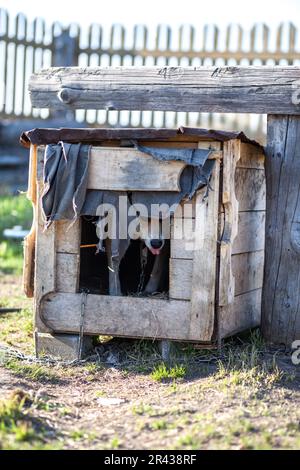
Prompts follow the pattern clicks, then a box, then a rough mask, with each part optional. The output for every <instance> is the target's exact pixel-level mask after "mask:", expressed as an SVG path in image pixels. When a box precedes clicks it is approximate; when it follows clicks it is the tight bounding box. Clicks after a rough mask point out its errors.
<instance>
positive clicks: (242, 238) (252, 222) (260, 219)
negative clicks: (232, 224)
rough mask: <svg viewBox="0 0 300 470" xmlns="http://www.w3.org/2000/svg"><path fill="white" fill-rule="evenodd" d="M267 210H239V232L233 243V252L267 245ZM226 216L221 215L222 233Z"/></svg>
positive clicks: (261, 248) (255, 249) (251, 249)
mask: <svg viewBox="0 0 300 470" xmlns="http://www.w3.org/2000/svg"><path fill="white" fill-rule="evenodd" d="M265 217H266V215H265V211H253V212H239V214H238V233H237V236H236V237H235V239H234V240H233V243H232V254H233V255H236V254H238V253H246V252H249V251H259V250H263V249H264V246H265ZM223 227H224V218H223V217H221V233H222V231H223Z"/></svg>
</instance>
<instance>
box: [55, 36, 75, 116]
mask: <svg viewBox="0 0 300 470" xmlns="http://www.w3.org/2000/svg"><path fill="white" fill-rule="evenodd" d="M78 41H79V40H78V36H70V32H69V30H68V29H64V30H63V31H62V33H61V34H59V35H58V36H55V37H54V38H53V49H54V50H53V54H52V67H72V66H74V65H78V54H79V43H78ZM50 116H51V117H52V118H58V119H59V118H63V119H65V120H66V121H74V119H75V111H71V110H67V111H60V110H54V111H52V110H50Z"/></svg>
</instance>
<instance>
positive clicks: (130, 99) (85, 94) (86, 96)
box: [29, 66, 300, 114]
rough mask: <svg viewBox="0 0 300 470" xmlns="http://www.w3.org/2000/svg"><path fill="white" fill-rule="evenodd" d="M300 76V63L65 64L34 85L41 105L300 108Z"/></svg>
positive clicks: (37, 76)
mask: <svg viewBox="0 0 300 470" xmlns="http://www.w3.org/2000/svg"><path fill="white" fill-rule="evenodd" d="M299 79H300V68H299V67H297V66H289V67H282V66H273V67H269V66H266V67H261V66H258V67H257V66H248V67H240V66H234V67H230V66H225V67H214V66H213V67H94V68H92V67H84V68H80V67H64V68H50V69H44V70H41V71H40V72H39V73H37V74H34V75H32V76H31V78H30V82H29V91H30V96H31V101H32V105H33V106H34V107H37V108H47V107H49V108H57V109H65V108H66V107H67V108H70V109H75V108H76V109H107V110H109V109H118V110H121V109H126V110H149V111H150V110H161V111H190V112H191V111H195V112H221V113H226V112H229V113H232V112H239V113H273V114H300V107H299V105H298V104H296V101H295V100H292V99H291V97H292V95H293V93H295V89H294V87H295V86H297V81H298V80H299Z"/></svg>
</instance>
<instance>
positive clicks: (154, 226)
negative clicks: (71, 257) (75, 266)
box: [79, 206, 171, 298]
mask: <svg viewBox="0 0 300 470" xmlns="http://www.w3.org/2000/svg"><path fill="white" fill-rule="evenodd" d="M130 209H131V213H130ZM130 209H129V214H130V215H131V216H129V219H128V221H127V222H125V223H126V227H125V233H126V236H123V238H122V237H119V236H117V235H116V233H114V234H113V233H112V231H113V229H112V226H110V223H111V219H112V214H111V213H109V212H108V211H105V212H104V213H103V216H102V217H97V216H92V217H89V216H82V217H81V227H82V230H81V250H80V265H81V270H80V285H79V288H80V290H81V291H88V292H90V293H94V294H102V295H113V296H122V295H125V296H159V297H161V298H168V292H169V258H170V222H171V218H170V216H169V215H168V216H167V217H166V214H160V215H159V216H157V217H148V216H147V214H143V215H141V213H140V211H138V210H136V211H135V209H134V208H133V206H131V207H130ZM134 212H135V214H134ZM133 214H134V215H133ZM114 215H115V216H117V215H116V213H114ZM123 219H124V214H123ZM119 223H120V221H119ZM123 223H124V220H123ZM112 225H113V223H112ZM116 225H117V228H118V227H119V224H116ZM123 229H124V227H123ZM123 233H124V230H123ZM118 235H119V234H118Z"/></svg>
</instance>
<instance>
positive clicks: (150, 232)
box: [139, 217, 170, 255]
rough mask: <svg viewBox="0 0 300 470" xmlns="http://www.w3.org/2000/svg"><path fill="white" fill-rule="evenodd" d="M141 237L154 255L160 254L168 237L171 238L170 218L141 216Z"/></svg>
mask: <svg viewBox="0 0 300 470" xmlns="http://www.w3.org/2000/svg"><path fill="white" fill-rule="evenodd" d="M139 220H140V232H139V238H141V239H142V240H144V242H145V245H146V247H147V248H148V249H149V251H151V253H152V254H153V255H159V254H160V252H161V250H162V248H163V246H164V244H165V240H166V239H167V238H170V221H169V219H168V220H166V219H150V218H143V217H140V219H139Z"/></svg>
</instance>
